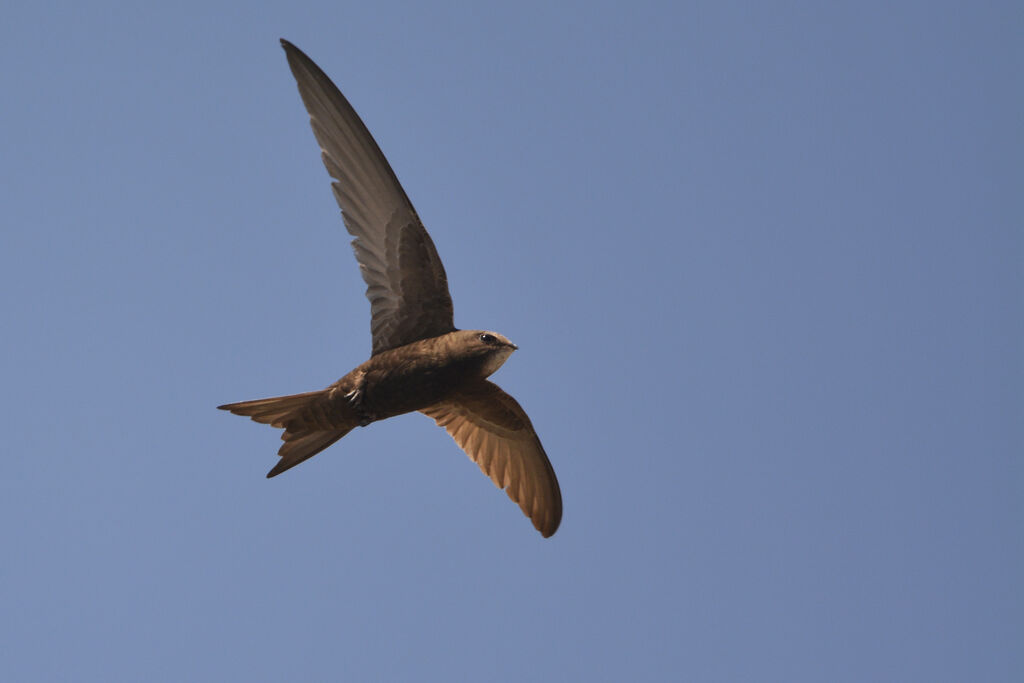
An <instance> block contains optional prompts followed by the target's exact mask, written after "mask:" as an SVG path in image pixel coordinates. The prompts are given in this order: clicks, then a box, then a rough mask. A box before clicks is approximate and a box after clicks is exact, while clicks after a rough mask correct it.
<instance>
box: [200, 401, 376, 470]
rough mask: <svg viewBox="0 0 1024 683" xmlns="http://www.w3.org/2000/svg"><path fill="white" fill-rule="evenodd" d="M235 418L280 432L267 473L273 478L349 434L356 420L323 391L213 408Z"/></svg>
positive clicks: (344, 406)
mask: <svg viewBox="0 0 1024 683" xmlns="http://www.w3.org/2000/svg"><path fill="white" fill-rule="evenodd" d="M217 407H218V408H220V409H221V410H228V411H231V412H232V413H234V414H235V415H243V416H245V417H250V418H252V419H253V420H255V421H256V422H260V423H263V424H268V425H270V426H272V427H278V428H280V429H284V433H283V434H281V438H282V439H283V440H284V444H283V445H282V446H281V448H280V450H278V452H277V454H278V455H279V456H281V460H280V462H278V463H277V465H276V466H275V467H274V469H272V470H270V471H269V472H267V477H274V476H277V475H278V474H281V473H282V472H284V471H285V470H288V469H291V468H292V467H295V466H296V465H298V464H299V463H301V462H303V461H305V460H308V459H310V458H312V457H313V456H314V455H316V454H317V453H319V452H320V451H322V450H323V449H325V448H327V447H328V446H330V445H331V444H332V443H334V442H335V441H337V440H338V439H340V438H341V437H343V436H345V435H346V434H348V433H349V432H350V431H352V428H353V427H355V426H356V425H358V424H359V419H358V417H356V416H355V415H354V414H352V412H351V410H350V409H349V407H348V404H347V403H346V402H344V401H334V400H331V397H330V396H329V395H328V392H327V390H326V389H325V390H323V391H311V392H308V393H305V394H293V395H291V396H275V397H273V398H261V399H257V400H255V401H241V402H240V403H228V404H225V405H222V406H217Z"/></svg>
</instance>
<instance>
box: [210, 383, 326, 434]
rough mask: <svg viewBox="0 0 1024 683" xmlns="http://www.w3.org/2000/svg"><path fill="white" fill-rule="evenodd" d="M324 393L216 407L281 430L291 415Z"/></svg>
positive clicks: (309, 393) (276, 397)
mask: <svg viewBox="0 0 1024 683" xmlns="http://www.w3.org/2000/svg"><path fill="white" fill-rule="evenodd" d="M325 393H327V392H326V391H310V392H307V393H305V394H292V395H291V396H275V397H273V398H260V399H257V400H255V401H240V402H239V403H226V404H224V405H222V406H217V408H218V409H220V410H228V411H231V412H232V413H234V414H235V415H244V416H245V417H251V418H252V419H253V420H255V421H256V422H260V423H262V424H268V425H271V426H273V427H280V428H283V427H285V426H286V425H287V423H288V421H289V420H290V419H291V418H292V417H293V416H294V415H293V414H294V413H296V412H298V411H299V410H301V409H302V408H305V407H306V406H308V405H309V404H310V403H311V402H312V401H314V400H315V399H317V398H319V397H321V396H323V395H324V394H325Z"/></svg>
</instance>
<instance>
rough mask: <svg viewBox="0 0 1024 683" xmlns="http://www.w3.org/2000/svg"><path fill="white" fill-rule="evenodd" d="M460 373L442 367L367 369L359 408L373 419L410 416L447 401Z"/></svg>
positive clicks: (461, 378) (458, 379) (462, 374)
mask: <svg viewBox="0 0 1024 683" xmlns="http://www.w3.org/2000/svg"><path fill="white" fill-rule="evenodd" d="M463 379H464V373H461V372H459V371H458V370H457V369H455V368H446V367H422V366H420V367H410V368H401V367H399V368H389V369H387V370H373V369H371V370H369V371H368V372H367V373H366V376H365V380H364V384H363V395H362V406H363V408H364V410H365V411H366V412H367V413H368V414H369V415H372V416H373V419H375V420H383V419H385V418H388V417H394V416H395V415H402V414H404V413H411V412H413V411H416V410H421V409H423V408H426V407H427V406H431V405H434V404H435V403H438V402H439V401H443V400H444V399H445V398H447V397H448V396H449V395H450V394H451V393H452V392H453V391H454V390H455V389H456V388H457V387H458V386H459V385H460V384H461V382H462V381H463Z"/></svg>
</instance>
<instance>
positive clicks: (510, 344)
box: [508, 342, 519, 351]
mask: <svg viewBox="0 0 1024 683" xmlns="http://www.w3.org/2000/svg"><path fill="white" fill-rule="evenodd" d="M508 345H509V346H511V347H512V350H513V351H518V350H519V347H518V346H516V345H515V344H513V343H512V342H509V343H508Z"/></svg>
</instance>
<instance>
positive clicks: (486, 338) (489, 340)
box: [480, 334, 498, 344]
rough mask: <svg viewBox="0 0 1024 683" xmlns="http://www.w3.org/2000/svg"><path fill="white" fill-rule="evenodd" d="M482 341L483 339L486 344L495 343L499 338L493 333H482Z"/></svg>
mask: <svg viewBox="0 0 1024 683" xmlns="http://www.w3.org/2000/svg"><path fill="white" fill-rule="evenodd" d="M480 341H482V342H483V343H484V344H493V343H494V342H496V341H498V340H497V339H495V337H494V335H493V334H481V335H480Z"/></svg>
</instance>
